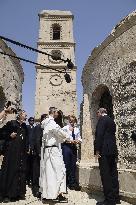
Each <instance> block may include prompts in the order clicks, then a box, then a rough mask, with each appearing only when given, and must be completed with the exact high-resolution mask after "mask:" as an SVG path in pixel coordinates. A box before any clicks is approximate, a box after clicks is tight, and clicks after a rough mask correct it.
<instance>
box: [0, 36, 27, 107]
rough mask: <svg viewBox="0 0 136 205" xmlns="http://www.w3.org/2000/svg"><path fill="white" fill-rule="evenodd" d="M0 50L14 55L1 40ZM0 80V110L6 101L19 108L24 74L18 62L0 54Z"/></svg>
mask: <svg viewBox="0 0 136 205" xmlns="http://www.w3.org/2000/svg"><path fill="white" fill-rule="evenodd" d="M0 50H1V51H2V52H5V53H8V54H11V55H15V53H14V52H13V51H12V50H11V48H10V47H8V46H7V44H6V43H5V42H4V41H2V40H1V39H0ZM0 79H1V80H0V109H3V106H4V104H5V101H6V100H11V101H13V102H14V103H17V105H18V106H19V107H21V106H22V84H23V81H24V74H23V68H22V66H21V64H20V61H19V60H17V59H13V58H11V57H8V56H4V55H2V54H0Z"/></svg>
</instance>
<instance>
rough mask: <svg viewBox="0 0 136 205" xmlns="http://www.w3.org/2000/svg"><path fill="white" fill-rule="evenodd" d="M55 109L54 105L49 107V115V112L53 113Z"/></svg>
mask: <svg viewBox="0 0 136 205" xmlns="http://www.w3.org/2000/svg"><path fill="white" fill-rule="evenodd" d="M56 111H57V108H56V107H50V108H49V115H50V114H53V113H54V112H56Z"/></svg>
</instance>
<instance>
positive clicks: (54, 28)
mask: <svg viewBox="0 0 136 205" xmlns="http://www.w3.org/2000/svg"><path fill="white" fill-rule="evenodd" d="M52 31H53V36H52V37H53V39H52V40H60V32H61V27H60V25H59V24H54V25H52Z"/></svg>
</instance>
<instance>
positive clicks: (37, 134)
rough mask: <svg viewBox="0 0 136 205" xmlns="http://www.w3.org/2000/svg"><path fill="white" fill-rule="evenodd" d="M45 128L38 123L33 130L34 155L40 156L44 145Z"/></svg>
mask: <svg viewBox="0 0 136 205" xmlns="http://www.w3.org/2000/svg"><path fill="white" fill-rule="evenodd" d="M42 137H43V129H42V128H41V125H40V124H39V125H36V126H35V128H34V132H33V137H32V138H33V152H34V155H37V156H40V154H41V146H42Z"/></svg>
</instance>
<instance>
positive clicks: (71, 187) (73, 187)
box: [69, 185, 81, 191]
mask: <svg viewBox="0 0 136 205" xmlns="http://www.w3.org/2000/svg"><path fill="white" fill-rule="evenodd" d="M69 189H70V190H75V191H81V187H80V186H79V185H70V186H69Z"/></svg>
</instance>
